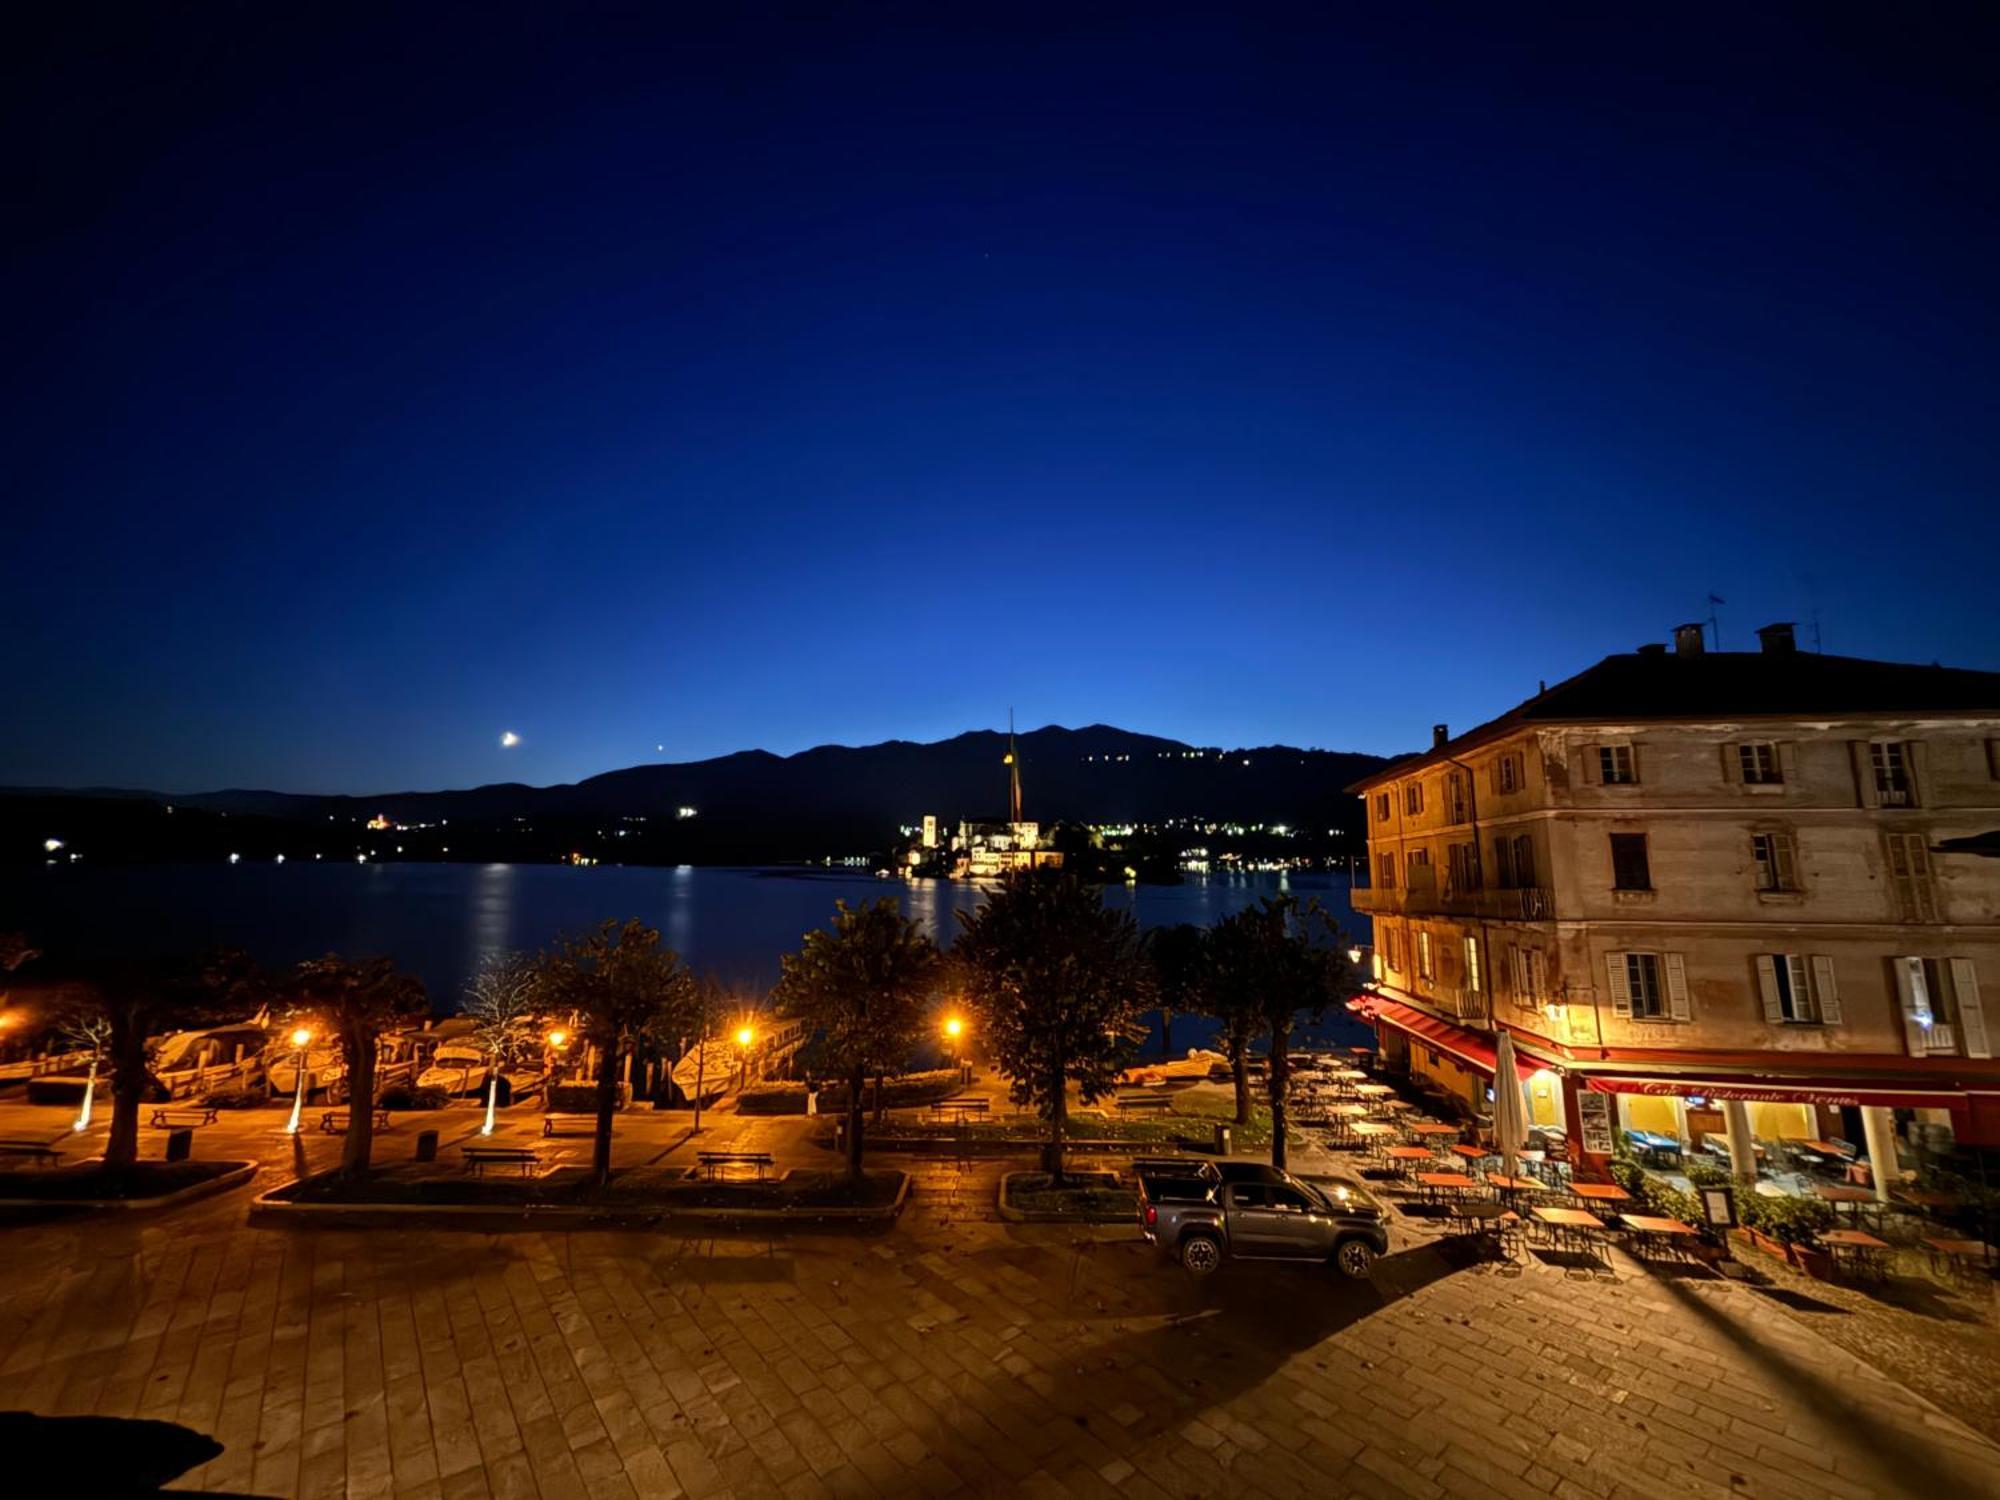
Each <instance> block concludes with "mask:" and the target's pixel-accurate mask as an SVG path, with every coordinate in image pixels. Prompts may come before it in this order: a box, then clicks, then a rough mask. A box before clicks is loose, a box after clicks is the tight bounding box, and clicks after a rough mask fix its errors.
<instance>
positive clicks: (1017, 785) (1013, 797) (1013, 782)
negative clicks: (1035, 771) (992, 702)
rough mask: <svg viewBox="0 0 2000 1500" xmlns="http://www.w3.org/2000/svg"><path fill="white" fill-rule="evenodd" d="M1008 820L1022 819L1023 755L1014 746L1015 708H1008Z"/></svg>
mask: <svg viewBox="0 0 2000 1500" xmlns="http://www.w3.org/2000/svg"><path fill="white" fill-rule="evenodd" d="M1007 821H1008V822H1010V823H1018V822H1020V821H1021V755H1020V752H1019V751H1018V750H1017V749H1016V748H1015V747H1014V710H1013V709H1011V708H1010V709H1008V710H1007Z"/></svg>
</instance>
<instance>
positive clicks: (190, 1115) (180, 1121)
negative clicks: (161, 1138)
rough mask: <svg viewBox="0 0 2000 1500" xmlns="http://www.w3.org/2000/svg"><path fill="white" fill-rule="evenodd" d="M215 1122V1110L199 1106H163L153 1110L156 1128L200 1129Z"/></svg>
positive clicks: (154, 1126)
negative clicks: (177, 1107) (179, 1107)
mask: <svg viewBox="0 0 2000 1500" xmlns="http://www.w3.org/2000/svg"><path fill="white" fill-rule="evenodd" d="M214 1123H215V1111H214V1110H212V1109H208V1108H206V1107H201V1106H197V1107H194V1108H189V1109H171V1108H167V1107H164V1106H163V1107H162V1108H159V1109H156V1110H154V1111H153V1128H154V1129H155V1130H198V1129H200V1128H201V1127H202V1126H203V1125H213V1124H214Z"/></svg>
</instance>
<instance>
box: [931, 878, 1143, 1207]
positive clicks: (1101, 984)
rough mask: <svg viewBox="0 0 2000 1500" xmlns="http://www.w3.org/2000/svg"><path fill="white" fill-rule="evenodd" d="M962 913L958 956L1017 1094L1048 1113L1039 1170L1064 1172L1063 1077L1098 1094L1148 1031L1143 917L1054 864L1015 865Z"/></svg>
mask: <svg viewBox="0 0 2000 1500" xmlns="http://www.w3.org/2000/svg"><path fill="white" fill-rule="evenodd" d="M959 921H960V923H961V924H962V925H963V928H964V930H963V931H962V932H961V933H960V934H959V938H958V941H957V942H956V943H955V944H953V946H952V960H953V963H954V965H955V967H956V968H957V969H958V970H959V972H960V973H961V974H962V975H963V976H964V981H965V986H966V993H967V997H968V999H969V1000H970V1001H971V1002H972V1004H973V1006H974V1007H975V1008H976V1009H977V1010H978V1012H979V1015H980V1025H981V1026H982V1028H983V1034H984V1036H985V1037H986V1040H987V1042H988V1044H989V1045H990V1046H991V1047H992V1049H993V1053H994V1057H995V1059H996V1061H997V1062H998V1063H999V1065H1000V1067H1001V1070H1002V1071H1003V1072H1005V1073H1006V1074H1007V1076H1008V1078H1009V1079H1010V1080H1011V1084H1012V1088H1011V1093H1012V1096H1013V1099H1014V1102H1015V1103H1017V1104H1032V1105H1034V1106H1035V1109H1036V1111H1037V1113H1039V1114H1040V1115H1041V1117H1042V1118H1043V1119H1044V1120H1046V1121H1048V1125H1049V1136H1048V1140H1047V1142H1046V1144H1045V1145H1044V1147H1043V1163H1044V1169H1045V1170H1046V1171H1047V1172H1049V1174H1050V1175H1051V1176H1052V1177H1054V1178H1055V1179H1056V1180H1057V1181H1061V1180H1062V1174H1063V1140H1064V1137H1065V1135H1066V1133H1067V1130H1068V1124H1069V1085H1070V1084H1072V1083H1074V1084H1075V1085H1076V1086H1077V1092H1078V1095H1079V1097H1080V1098H1081V1099H1082V1101H1083V1102H1084V1103H1085V1104H1092V1103H1095V1102H1096V1101H1097V1100H1098V1099H1099V1098H1101V1097H1102V1096H1103V1095H1105V1094H1107V1093H1109V1092H1110V1091H1111V1088H1112V1086H1113V1085H1114V1084H1115V1083H1116V1081H1117V1078H1118V1074H1119V1071H1120V1070H1121V1069H1122V1068H1124V1067H1125V1066H1126V1064H1127V1063H1128V1062H1129V1060H1130V1054H1131V1051H1132V1048H1133V1046H1134V1044H1135V1043H1136V1042H1137V1041H1138V1039H1139V1038H1140V1037H1142V1036H1143V1035H1144V1034H1145V1028H1144V1027H1143V1026H1142V1025H1141V1023H1140V1019H1139V1018H1140V1016H1141V1015H1142V1014H1143V1013H1144V1012H1145V1011H1146V1009H1147V1008H1148V1007H1149V1006H1150V1005H1151V1004H1152V1002H1153V972H1152V965H1151V964H1150V963H1149V962H1148V961H1147V958H1146V955H1145V952H1144V949H1143V948H1142V946H1141V944H1140V940H1139V927H1138V924H1137V923H1136V922H1135V921H1133V919H1132V916H1131V914H1130V913H1129V912H1121V911H1108V910H1106V909H1105V906H1104V895H1103V892H1102V891H1101V890H1099V889H1098V888H1097V887H1096V886H1087V885H1084V884H1083V883H1081V882H1080V881H1078V880H1077V879H1076V878H1075V877H1074V876H1070V875H1065V874H1063V873H1062V872H1061V871H1058V870H1022V871H1016V872H1015V873H1013V874H1011V875H1009V876H1007V877H1006V879H1005V880H1003V881H1002V882H1001V886H1000V889H999V890H998V891H997V892H996V893H995V894H994V896H993V897H992V899H990V900H989V901H987V902H986V904H985V905H983V906H981V907H980V908H979V909H978V910H977V911H975V912H972V913H970V914H969V915H968V914H967V913H965V912H960V913H959Z"/></svg>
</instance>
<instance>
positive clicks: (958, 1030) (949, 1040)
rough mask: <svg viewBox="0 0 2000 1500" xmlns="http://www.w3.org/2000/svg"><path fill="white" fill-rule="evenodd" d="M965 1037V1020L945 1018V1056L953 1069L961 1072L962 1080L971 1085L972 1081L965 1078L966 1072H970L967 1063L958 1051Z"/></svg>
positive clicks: (956, 1017) (955, 1017) (954, 1017)
mask: <svg viewBox="0 0 2000 1500" xmlns="http://www.w3.org/2000/svg"><path fill="white" fill-rule="evenodd" d="M964 1035H965V1022H964V1020H962V1019H961V1018H960V1017H958V1016H946V1017H945V1018H944V1055H945V1057H946V1058H947V1059H948V1060H949V1061H950V1062H951V1065H952V1066H953V1067H955V1068H957V1069H959V1070H960V1076H961V1078H963V1079H964V1081H965V1082H967V1083H969V1082H971V1079H969V1078H964V1074H965V1072H966V1071H968V1070H967V1069H966V1064H965V1061H964V1059H963V1058H962V1057H960V1056H959V1051H958V1044H959V1040H960V1038H962V1037H963V1036H964Z"/></svg>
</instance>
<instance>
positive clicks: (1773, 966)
mask: <svg viewBox="0 0 2000 1500" xmlns="http://www.w3.org/2000/svg"><path fill="white" fill-rule="evenodd" d="M1757 995H1758V998H1759V999H1761V1000H1762V1001H1763V1002H1764V1019H1765V1020H1766V1021H1769V1022H1770V1023H1771V1024H1772V1025H1773V1026H1776V1025H1777V1024H1778V1023H1779V1022H1781V1021H1783V1020H1784V1019H1785V1008H1784V1006H1783V1005H1782V1004H1780V1003H1779V1000H1778V962H1777V955H1776V954H1771V953H1760V954H1758V955H1757Z"/></svg>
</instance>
